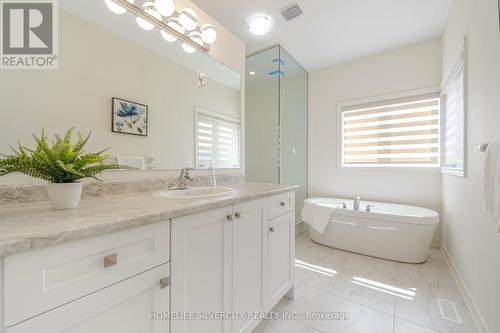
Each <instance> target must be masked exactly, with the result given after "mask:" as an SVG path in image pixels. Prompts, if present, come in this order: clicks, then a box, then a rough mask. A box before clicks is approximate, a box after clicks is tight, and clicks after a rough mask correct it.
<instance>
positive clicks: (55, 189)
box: [47, 182, 83, 209]
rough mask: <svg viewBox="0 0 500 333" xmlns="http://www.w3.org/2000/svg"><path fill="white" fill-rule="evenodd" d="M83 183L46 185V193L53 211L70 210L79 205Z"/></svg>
mask: <svg viewBox="0 0 500 333" xmlns="http://www.w3.org/2000/svg"><path fill="white" fill-rule="evenodd" d="M82 188H83V183H80V182H77V183H62V184H55V183H51V184H47V193H48V194H49V200H50V203H51V204H52V207H54V209H72V208H76V207H77V206H78V204H79V203H80V198H81V196H82Z"/></svg>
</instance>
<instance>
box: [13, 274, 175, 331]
mask: <svg viewBox="0 0 500 333" xmlns="http://www.w3.org/2000/svg"><path fill="white" fill-rule="evenodd" d="M168 275H169V269H168V264H164V265H161V266H159V267H157V268H154V269H151V270H149V271H146V272H144V273H141V274H139V275H136V276H134V277H132V278H129V279H127V280H124V281H122V282H119V283H117V284H115V285H113V286H110V287H108V288H105V289H102V290H100V291H98V292H95V293H93V294H90V295H89V296H85V297H83V298H80V299H78V300H76V301H73V302H71V303H68V304H66V305H63V306H61V307H59V308H56V309H54V310H52V311H49V312H46V313H44V314H41V315H39V316H37V317H34V318H32V319H30V320H27V321H24V322H22V323H20V324H17V325H15V326H12V327H9V328H7V330H6V333H33V332H37V333H60V332H64V333H88V332H120V333H137V332H141V333H165V332H169V320H166V319H164V318H159V317H160V316H157V318H159V319H158V320H152V318H154V316H153V315H152V314H153V313H162V314H163V313H168V311H169V291H170V290H169V289H170V288H169V286H165V285H164V286H163V288H162V286H161V285H160V280H161V279H163V278H165V277H168Z"/></svg>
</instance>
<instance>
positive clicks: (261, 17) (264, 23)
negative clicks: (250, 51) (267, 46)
mask: <svg viewBox="0 0 500 333" xmlns="http://www.w3.org/2000/svg"><path fill="white" fill-rule="evenodd" d="M272 27H273V18H272V17H271V16H269V15H266V14H257V15H254V16H252V17H251V18H250V24H249V25H248V27H247V28H248V30H250V32H251V33H252V34H254V35H257V36H262V35H265V34H267V33H268V32H269V31H271V29H272Z"/></svg>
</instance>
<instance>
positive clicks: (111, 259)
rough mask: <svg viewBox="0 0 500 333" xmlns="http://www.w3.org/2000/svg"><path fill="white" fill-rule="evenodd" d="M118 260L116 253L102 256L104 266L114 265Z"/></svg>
mask: <svg viewBox="0 0 500 333" xmlns="http://www.w3.org/2000/svg"><path fill="white" fill-rule="evenodd" d="M117 262H118V254H117V253H113V254H110V255H107V256H105V257H104V268H106V267H110V266H114V265H116V263H117Z"/></svg>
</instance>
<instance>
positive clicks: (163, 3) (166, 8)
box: [155, 0, 175, 17]
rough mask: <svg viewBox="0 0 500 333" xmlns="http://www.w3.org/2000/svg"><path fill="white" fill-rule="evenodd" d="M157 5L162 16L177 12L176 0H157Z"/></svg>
mask: <svg viewBox="0 0 500 333" xmlns="http://www.w3.org/2000/svg"><path fill="white" fill-rule="evenodd" d="M155 7H156V10H157V11H158V13H160V15H161V16H165V17H168V16H171V15H172V14H173V13H175V3H174V0H155Z"/></svg>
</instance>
